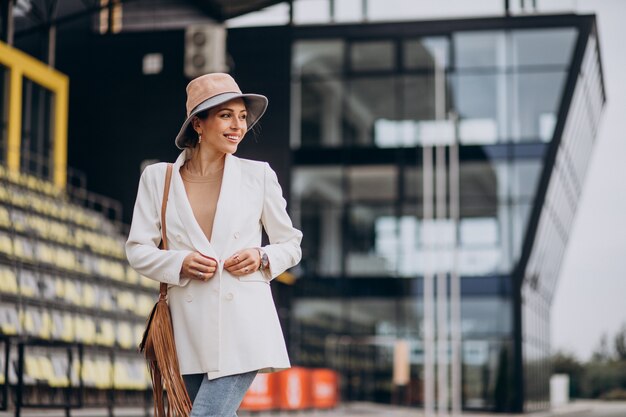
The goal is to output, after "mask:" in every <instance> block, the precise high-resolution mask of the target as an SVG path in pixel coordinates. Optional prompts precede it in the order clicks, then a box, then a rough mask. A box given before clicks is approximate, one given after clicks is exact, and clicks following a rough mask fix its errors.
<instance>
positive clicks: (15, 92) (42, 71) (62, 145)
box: [0, 42, 69, 188]
mask: <svg viewBox="0 0 626 417" xmlns="http://www.w3.org/2000/svg"><path fill="white" fill-rule="evenodd" d="M0 64H1V65H3V66H5V67H7V69H8V71H9V76H8V78H9V91H8V95H9V102H8V103H9V114H8V132H7V133H8V134H7V150H6V152H7V154H6V161H7V168H8V169H9V171H11V172H16V173H17V172H19V171H20V148H21V147H20V145H21V141H22V84H23V83H22V80H23V77H26V78H28V79H29V80H31V81H33V82H34V83H36V84H38V85H40V86H42V87H44V88H46V89H48V90H50V91H51V92H52V95H53V106H52V118H53V120H52V132H51V133H52V144H53V145H52V146H53V150H52V155H53V163H54V166H53V177H52V181H53V182H54V184H55V185H56V186H57V187H59V188H65V185H66V181H67V120H68V118H67V115H68V104H69V103H68V98H69V97H68V96H69V78H68V77H67V76H66V75H65V74H63V73H61V72H59V71H57V70H55V69H54V68H51V67H49V66H48V65H46V64H45V63H43V62H41V61H39V60H37V59H35V58H33V57H31V56H30V55H28V54H25V53H24V52H22V51H20V50H18V49H15V48H13V47H11V46H9V45H7V44H5V43H2V42H0Z"/></svg>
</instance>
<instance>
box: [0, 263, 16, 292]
mask: <svg viewBox="0 0 626 417" xmlns="http://www.w3.org/2000/svg"><path fill="white" fill-rule="evenodd" d="M0 289H1V291H2V292H4V293H6V294H17V292H18V286H17V276H16V274H15V271H14V270H13V268H10V267H8V266H5V267H0Z"/></svg>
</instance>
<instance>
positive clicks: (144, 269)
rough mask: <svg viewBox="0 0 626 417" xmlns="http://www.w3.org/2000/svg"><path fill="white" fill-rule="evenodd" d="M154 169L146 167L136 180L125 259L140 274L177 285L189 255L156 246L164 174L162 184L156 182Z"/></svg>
mask: <svg viewBox="0 0 626 417" xmlns="http://www.w3.org/2000/svg"><path fill="white" fill-rule="evenodd" d="M154 168H155V166H154V165H152V166H148V167H146V169H144V171H143V173H142V174H141V179H140V180H139V190H138V191H137V200H136V201H135V208H134V210H133V219H132V222H131V225H130V233H129V235H128V240H127V241H126V257H127V258H128V262H129V263H130V266H131V267H133V269H134V270H135V271H137V272H138V273H140V274H141V275H144V276H146V277H148V278H150V279H153V280H155V281H159V282H165V283H167V284H171V285H180V284H181V282H180V281H181V278H180V270H181V267H182V264H183V260H184V259H185V257H186V256H187V255H188V254H190V253H192V252H191V251H188V250H161V249H159V247H158V246H159V244H160V243H161V218H160V217H161V202H162V200H161V198H162V196H163V185H164V182H165V174H163V176H162V177H163V180H162V181H157V179H156V178H155V175H157V174H158V173H159V172H160V170H157V169H154ZM150 171H152V172H150ZM155 171H156V172H155ZM151 174H152V175H151ZM150 177H152V178H150ZM183 280H184V281H186V280H185V279H183Z"/></svg>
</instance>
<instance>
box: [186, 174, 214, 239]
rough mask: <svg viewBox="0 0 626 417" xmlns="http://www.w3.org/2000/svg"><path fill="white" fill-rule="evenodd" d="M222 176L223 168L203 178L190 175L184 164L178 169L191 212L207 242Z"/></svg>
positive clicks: (202, 176) (209, 236)
mask: <svg viewBox="0 0 626 417" xmlns="http://www.w3.org/2000/svg"><path fill="white" fill-rule="evenodd" d="M223 174H224V168H222V169H221V170H219V171H218V172H216V173H213V174H211V175H206V176H205V175H197V174H192V173H191V172H189V171H188V170H187V165H186V164H185V165H183V166H182V167H180V176H181V177H182V179H183V184H185V191H186V192H187V198H188V199H189V204H190V205H191V210H192V211H193V215H194V217H195V218H196V221H197V222H198V224H199V225H200V228H201V229H202V231H203V232H204V234H205V236H206V238H207V239H208V240H209V241H211V233H212V232H213V220H214V219H215V210H216V208H217V199H218V198H219V196H220V188H221V186H222V177H223Z"/></svg>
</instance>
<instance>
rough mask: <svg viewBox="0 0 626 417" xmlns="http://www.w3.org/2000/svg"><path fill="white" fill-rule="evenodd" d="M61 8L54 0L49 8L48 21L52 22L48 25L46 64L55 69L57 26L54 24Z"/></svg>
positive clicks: (56, 0)
mask: <svg viewBox="0 0 626 417" xmlns="http://www.w3.org/2000/svg"><path fill="white" fill-rule="evenodd" d="M58 6H59V1H58V0H52V2H51V3H50V7H49V8H48V17H47V20H48V22H50V24H49V25H48V43H47V48H46V63H47V64H48V65H50V66H51V67H53V68H54V66H55V65H56V51H57V26H56V25H55V24H54V23H52V22H54V19H55V18H56V14H57V10H58Z"/></svg>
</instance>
